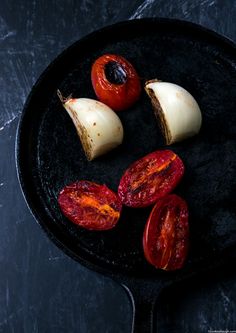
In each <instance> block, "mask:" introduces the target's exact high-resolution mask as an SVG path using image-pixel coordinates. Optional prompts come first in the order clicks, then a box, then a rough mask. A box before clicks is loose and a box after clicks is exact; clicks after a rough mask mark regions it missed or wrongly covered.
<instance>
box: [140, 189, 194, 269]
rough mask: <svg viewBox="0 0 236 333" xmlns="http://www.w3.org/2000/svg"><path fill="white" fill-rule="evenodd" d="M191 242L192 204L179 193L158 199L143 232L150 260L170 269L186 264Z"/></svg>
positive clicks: (156, 264) (148, 259)
mask: <svg viewBox="0 0 236 333" xmlns="http://www.w3.org/2000/svg"><path fill="white" fill-rule="evenodd" d="M188 244H189V226H188V208H187V204H186V202H185V201H184V200H183V199H182V198H180V197H179V196H177V195H175V194H170V195H167V196H165V197H164V198H161V199H160V200H158V201H157V203H156V205H155V206H154V207H153V209H152V212H151V214H150V216H149V219H148V221H147V224H146V226H145V230H144V234H143V249H144V255H145V257H146V259H147V261H148V262H149V263H150V264H152V265H154V266H155V267H156V268H160V269H164V270H167V271H171V270H176V269H179V268H181V267H182V266H183V264H184V262H185V259H186V256H187V253H188Z"/></svg>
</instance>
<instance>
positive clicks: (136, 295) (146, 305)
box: [122, 284, 162, 333]
mask: <svg viewBox="0 0 236 333" xmlns="http://www.w3.org/2000/svg"><path fill="white" fill-rule="evenodd" d="M122 286H123V287H124V289H125V290H126V292H127V294H128V296H129V298H130V301H131V303H132V306H133V320H132V331H131V332H132V333H156V332H157V329H156V325H155V322H156V321H155V316H154V314H155V311H154V310H155V304H156V300H157V298H158V296H159V293H160V291H161V289H162V286H160V285H155V287H154V288H152V287H151V286H150V284H148V285H147V284H146V286H145V285H143V284H141V285H139V286H137V285H135V287H134V286H131V285H129V286H127V285H124V284H123V285H122Z"/></svg>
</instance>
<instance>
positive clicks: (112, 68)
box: [104, 61, 127, 84]
mask: <svg viewBox="0 0 236 333" xmlns="http://www.w3.org/2000/svg"><path fill="white" fill-rule="evenodd" d="M104 71H105V75H106V78H107V80H108V81H109V82H110V83H112V84H123V83H125V82H126V80H127V73H126V71H125V70H124V68H123V67H122V66H121V64H119V63H118V62H116V61H109V62H108V63H107V64H106V65H105V67H104Z"/></svg>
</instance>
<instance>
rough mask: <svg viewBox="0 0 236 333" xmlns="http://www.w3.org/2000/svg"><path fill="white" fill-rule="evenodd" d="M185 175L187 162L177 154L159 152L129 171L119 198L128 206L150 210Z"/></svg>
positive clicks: (147, 157) (123, 179)
mask: <svg viewBox="0 0 236 333" xmlns="http://www.w3.org/2000/svg"><path fill="white" fill-rule="evenodd" d="M183 174H184V165H183V162H182V160H181V159H180V158H179V157H178V156H177V155H176V154H175V153H174V152H173V151H171V150H159V151H155V152H153V153H151V154H148V155H146V156H145V157H143V158H141V159H140V160H138V161H136V162H134V163H133V164H131V166H130V167H129V168H128V169H127V170H126V171H125V173H124V174H123V176H122V178H121V180H120V184H119V188H118V195H119V197H120V199H121V201H122V203H123V204H124V205H126V206H129V207H146V206H149V205H152V204H154V203H155V202H156V201H157V200H158V199H159V198H161V197H163V196H165V195H166V194H168V193H170V192H171V191H172V190H173V189H174V188H175V186H176V185H177V184H178V183H179V181H180V179H181V178H182V176H183Z"/></svg>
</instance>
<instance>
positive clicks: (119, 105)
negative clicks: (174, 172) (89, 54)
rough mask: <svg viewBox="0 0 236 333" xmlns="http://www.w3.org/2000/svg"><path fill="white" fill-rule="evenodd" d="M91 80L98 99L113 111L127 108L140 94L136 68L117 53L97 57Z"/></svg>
mask: <svg viewBox="0 0 236 333" xmlns="http://www.w3.org/2000/svg"><path fill="white" fill-rule="evenodd" d="M91 80H92V84H93V89H94V91H95V93H96V95H97V97H98V99H99V100H100V101H101V102H103V103H105V104H106V105H108V106H110V107H111V108H112V109H113V110H115V111H121V110H125V109H127V108H129V107H130V106H132V105H133V104H134V103H135V102H136V101H137V100H138V98H139V96H140V94H141V83H140V79H139V77H138V74H137V72H136V70H135V69H134V67H133V66H132V65H131V64H130V63H129V62H128V61H127V60H126V59H125V58H123V57H121V56H119V55H114V54H105V55H103V56H101V57H100V58H98V59H97V60H96V61H95V62H94V64H93V66H92V71H91Z"/></svg>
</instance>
